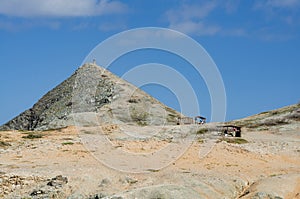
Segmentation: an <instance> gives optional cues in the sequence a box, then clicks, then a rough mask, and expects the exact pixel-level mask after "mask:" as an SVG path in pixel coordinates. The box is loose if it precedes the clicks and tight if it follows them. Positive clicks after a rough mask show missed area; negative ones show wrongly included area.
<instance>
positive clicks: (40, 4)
mask: <svg viewBox="0 0 300 199" xmlns="http://www.w3.org/2000/svg"><path fill="white" fill-rule="evenodd" d="M126 10H127V7H126V5H125V4H123V3H121V2H119V1H108V0H100V1H99V0H0V14H2V15H6V16H15V17H81V16H100V15H106V14H119V13H123V12H126Z"/></svg>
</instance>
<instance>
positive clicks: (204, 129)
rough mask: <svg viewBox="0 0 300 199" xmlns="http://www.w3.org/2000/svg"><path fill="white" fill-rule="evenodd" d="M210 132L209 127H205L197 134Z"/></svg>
mask: <svg viewBox="0 0 300 199" xmlns="http://www.w3.org/2000/svg"><path fill="white" fill-rule="evenodd" d="M207 132H208V129H207V128H203V129H199V130H198V131H197V132H196V134H197V135H201V134H204V133H207Z"/></svg>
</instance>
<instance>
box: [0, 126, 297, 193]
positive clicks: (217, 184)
mask: <svg viewBox="0 0 300 199" xmlns="http://www.w3.org/2000/svg"><path fill="white" fill-rule="evenodd" d="M155 128H157V127H153V131H154V130H155ZM163 128H164V130H166V131H168V130H170V129H171V130H170V132H173V131H174V132H177V131H178V130H180V129H178V128H179V127H176V126H174V127H172V126H169V127H168V126H167V127H163ZM184 128H189V127H187V126H186V127H184ZM191 128H194V127H191ZM124 129H125V130H127V131H136V130H137V129H139V131H144V133H145V134H146V133H147V131H149V129H150V130H151V128H150V127H135V126H125V125H123V126H118V125H114V126H109V125H108V126H102V130H103V132H104V134H105V136H107V138H108V139H109V140H110V142H111V144H112V146H113V147H114V148H115V149H116V150H122V151H125V152H127V153H144V154H147V153H148V154H149V153H150V154H151V153H153V152H155V151H158V150H161V149H163V148H164V147H165V146H166V145H167V144H168V143H170V142H171V141H170V139H169V138H168V139H158V138H153V139H152V138H151V139H150V138H149V139H142V140H141V139H134V140H130V139H127V138H126V136H124V135H123V134H122V131H124ZM80 130H81V132H79V129H77V128H75V127H68V128H65V129H60V130H53V131H44V132H34V133H30V132H20V131H3V132H0V141H1V144H0V198H97V197H98V198H101V197H105V196H106V197H107V198H113V197H115V198H117V196H118V197H122V198H275V197H278V198H300V127H299V125H298V124H293V126H292V127H288V126H287V127H286V128H280V129H279V128H278V129H275V130H274V129H273V130H269V131H248V130H244V131H243V134H242V136H243V137H242V138H243V139H245V140H246V141H248V143H245V144H236V143H234V138H229V139H233V143H228V142H226V141H222V137H221V136H211V135H210V133H211V132H207V133H205V134H203V135H200V136H197V137H195V139H194V141H193V143H192V144H191V145H190V147H189V148H188V150H187V151H186V152H185V153H184V154H183V155H181V156H180V157H179V158H178V159H177V160H175V161H173V162H171V163H170V165H168V166H167V167H165V168H161V169H153V170H150V169H149V170H147V171H145V172H144V173H130V172H121V171H118V170H117V169H113V168H111V167H109V166H107V165H105V164H103V162H101V161H99V159H97V157H95V151H91V148H89V147H87V146H86V145H84V144H83V141H82V135H81V134H80V133H82V129H80ZM84 132H85V133H86V134H87V135H88V133H91V134H92V133H93V130H91V129H88V128H86V129H85V131H84ZM28 135H35V136H37V138H34V136H33V137H30V136H29V137H27V138H26V137H24V136H28ZM38 135H40V138H38V137H39V136H38ZM158 137H159V136H158ZM30 138H32V139H30ZM111 158H112V159H114V157H111ZM124 158H126V157H124ZM60 175H61V176H60ZM57 176H58V177H57ZM55 177H56V178H55ZM63 177H67V182H66V181H64V180H63V179H64V178H63Z"/></svg>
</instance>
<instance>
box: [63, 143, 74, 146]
mask: <svg viewBox="0 0 300 199" xmlns="http://www.w3.org/2000/svg"><path fill="white" fill-rule="evenodd" d="M61 144H62V145H63V146H64V145H73V144H74V143H73V142H63V143H61Z"/></svg>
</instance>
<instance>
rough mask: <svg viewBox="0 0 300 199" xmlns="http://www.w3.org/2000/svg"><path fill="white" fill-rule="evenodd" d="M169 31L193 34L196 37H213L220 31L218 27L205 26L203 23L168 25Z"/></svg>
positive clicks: (185, 22)
mask: <svg viewBox="0 0 300 199" xmlns="http://www.w3.org/2000/svg"><path fill="white" fill-rule="evenodd" d="M169 27H170V28H171V29H174V30H179V31H181V32H183V33H185V34H193V35H198V36H203V35H214V34H216V33H217V32H219V31H220V29H221V28H220V27H219V26H216V25H215V26H213V25H205V24H204V23H203V22H193V21H184V22H179V23H174V24H170V26H169Z"/></svg>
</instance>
